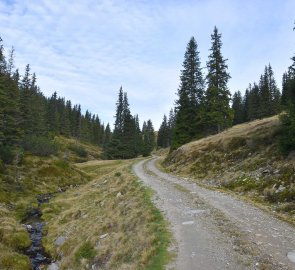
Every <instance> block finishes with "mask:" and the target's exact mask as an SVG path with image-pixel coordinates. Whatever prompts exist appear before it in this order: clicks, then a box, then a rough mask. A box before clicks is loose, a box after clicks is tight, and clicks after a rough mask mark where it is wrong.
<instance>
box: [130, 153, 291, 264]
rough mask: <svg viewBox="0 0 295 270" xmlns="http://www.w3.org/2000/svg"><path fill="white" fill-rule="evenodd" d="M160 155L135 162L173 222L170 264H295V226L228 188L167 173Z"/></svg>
mask: <svg viewBox="0 0 295 270" xmlns="http://www.w3.org/2000/svg"><path fill="white" fill-rule="evenodd" d="M155 162H156V158H153V159H149V160H144V161H141V162H139V163H137V164H135V165H134V167H133V170H134V172H135V174H136V175H137V176H138V177H139V178H140V179H141V180H142V181H143V182H144V183H145V185H147V186H149V187H151V188H152V189H153V190H154V191H155V196H154V202H155V204H156V206H157V207H158V208H159V209H160V210H161V211H162V212H163V213H164V215H165V217H166V219H167V220H168V222H169V223H170V226H171V231H172V233H173V236H174V241H173V243H172V244H171V247H170V250H171V252H172V253H175V255H176V256H175V260H174V261H173V262H171V263H170V264H169V265H167V269H180V270H190V269H193V270H197V269H200V270H202V269H204V270H205V269H206V270H207V269H209V270H211V269H212V270H214V269H233V270H238V269H295V228H294V227H292V226H290V225H289V224H287V223H285V222H282V221H280V220H278V219H276V218H275V217H273V216H271V215H269V214H268V213H266V212H264V211H262V210H260V209H258V208H256V207H254V206H253V205H250V204H249V203H246V202H243V201H240V200H238V199H236V198H233V197H231V196H229V195H227V194H224V193H222V192H218V191H212V190H208V189H206V188H203V187H200V186H198V185H197V184H195V183H192V182H189V181H187V180H186V179H183V178H179V177H175V176H172V175H170V174H167V173H163V172H161V171H160V170H158V169H157V168H156V166H155Z"/></svg>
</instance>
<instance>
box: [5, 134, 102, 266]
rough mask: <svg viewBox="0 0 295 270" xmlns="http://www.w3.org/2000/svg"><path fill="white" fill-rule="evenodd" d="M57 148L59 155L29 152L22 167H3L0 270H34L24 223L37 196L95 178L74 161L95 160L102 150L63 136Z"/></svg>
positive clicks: (56, 143)
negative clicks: (94, 157)
mask: <svg viewBox="0 0 295 270" xmlns="http://www.w3.org/2000/svg"><path fill="white" fill-rule="evenodd" d="M54 145H56V146H57V148H56V150H57V151H56V153H55V154H51V155H45V156H40V155H39V156H38V155H36V154H32V153H31V152H29V151H26V152H24V153H23V154H22V157H21V158H20V159H19V162H18V164H12V165H3V164H0V258H1V260H0V269H15V270H18V269H19V270H24V269H31V266H30V262H29V259H28V257H27V256H25V255H23V251H24V250H25V249H26V248H28V247H29V246H30V244H31V241H30V239H29V235H28V233H27V231H26V229H25V228H24V226H23V225H22V222H23V220H24V219H25V218H26V217H27V215H28V213H30V212H31V211H32V209H35V208H36V207H37V204H38V202H37V195H40V194H47V193H55V192H60V191H62V190H65V189H67V188H68V187H70V186H71V185H72V186H76V185H81V184H84V183H87V182H88V181H89V180H90V179H91V177H90V176H88V175H87V174H86V173H85V172H83V171H81V170H80V169H79V168H77V167H76V166H74V164H73V161H85V160H87V159H93V157H92V155H91V154H93V153H96V155H97V156H98V155H99V153H100V151H101V150H100V148H99V147H96V146H93V145H92V146H91V145H88V144H84V143H80V142H78V141H74V140H71V139H66V138H63V137H56V138H55V139H54ZM41 148H42V147H41ZM41 148H39V149H38V150H40V149H41ZM42 149H44V148H42ZM35 150H36V149H35Z"/></svg>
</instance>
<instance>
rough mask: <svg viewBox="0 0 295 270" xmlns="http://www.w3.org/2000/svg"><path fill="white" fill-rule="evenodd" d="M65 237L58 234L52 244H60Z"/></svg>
mask: <svg viewBox="0 0 295 270" xmlns="http://www.w3.org/2000/svg"><path fill="white" fill-rule="evenodd" d="M66 239H67V238H66V237H65V236H59V237H58V238H57V239H56V240H55V241H54V244H55V245H56V246H61V245H62V244H63V243H64V242H65V241H66Z"/></svg>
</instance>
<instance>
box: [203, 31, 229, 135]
mask: <svg viewBox="0 0 295 270" xmlns="http://www.w3.org/2000/svg"><path fill="white" fill-rule="evenodd" d="M211 41H212V46H211V49H210V51H211V54H210V55H209V60H208V62H207V69H208V74H207V77H206V79H207V85H208V87H207V91H206V93H205V110H204V111H205V115H204V124H205V125H206V127H207V130H208V132H209V133H216V132H220V131H221V130H223V129H225V128H227V127H229V126H230V125H231V124H232V119H233V112H232V109H231V108H230V105H229V102H230V100H231V94H230V91H229V90H228V87H227V83H228V80H229V79H230V75H229V73H228V72H227V69H228V66H227V64H226V61H227V59H224V58H223V56H222V54H221V46H222V42H221V34H219V33H218V30H217V28H216V27H214V31H213V34H212V35H211Z"/></svg>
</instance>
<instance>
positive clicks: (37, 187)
mask: <svg viewBox="0 0 295 270" xmlns="http://www.w3.org/2000/svg"><path fill="white" fill-rule="evenodd" d="M52 143H53V144H54V145H56V146H57V148H56V149H57V151H56V152H55V153H54V154H50V155H46V156H38V155H36V154H33V153H32V152H28V151H27V152H25V153H24V154H23V157H22V159H21V160H20V161H19V163H18V164H17V165H2V167H1V170H0V269H5V270H8V269H9V270H11V269H13V270H30V269H47V268H46V264H49V263H50V262H52V265H51V266H50V267H49V269H68V267H70V268H71V269H90V268H89V267H90V266H91V267H92V268H91V269H94V268H95V269H97V268H99V269H139V268H140V269H162V267H163V265H164V263H165V262H166V260H167V252H166V248H167V245H168V241H169V234H168V232H167V225H166V223H165V222H164V220H163V217H162V215H161V214H160V212H159V211H158V210H157V209H156V208H155V206H154V205H153V204H152V203H151V199H150V196H151V194H150V192H149V190H148V189H146V188H144V187H142V185H141V184H140V183H139V182H138V180H137V178H136V177H135V176H134V175H133V174H132V173H131V165H132V164H133V163H134V162H136V161H137V160H136V159H134V160H126V161H121V160H113V161H111V160H100V159H99V157H100V154H101V149H100V148H99V147H97V146H94V145H91V144H88V143H82V142H79V141H77V140H74V139H69V138H65V137H61V136H58V137H55V138H54V140H53V141H52ZM43 146H44V145H42V146H41V147H39V148H38V150H40V149H41V148H42V147H43ZM42 149H43V148H42ZM35 150H36V148H34V151H35ZM48 200H50V201H49V202H48ZM38 211H39V212H38ZM37 238H38V241H39V242H38V243H37V241H36V239H37ZM32 243H33V244H34V245H32ZM40 250H42V251H40ZM43 250H44V251H43ZM38 254H40V255H38ZM42 256H44V258H45V259H46V260H48V261H46V262H45V260H44V261H43V259H42V261H41V262H40V263H39V261H38V260H39V258H41V257H42ZM29 257H30V258H31V262H30V260H29ZM35 262H36V264H34V263H35ZM89 265H90V266H89ZM32 266H33V268H32ZM36 267H37V268H36Z"/></svg>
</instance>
